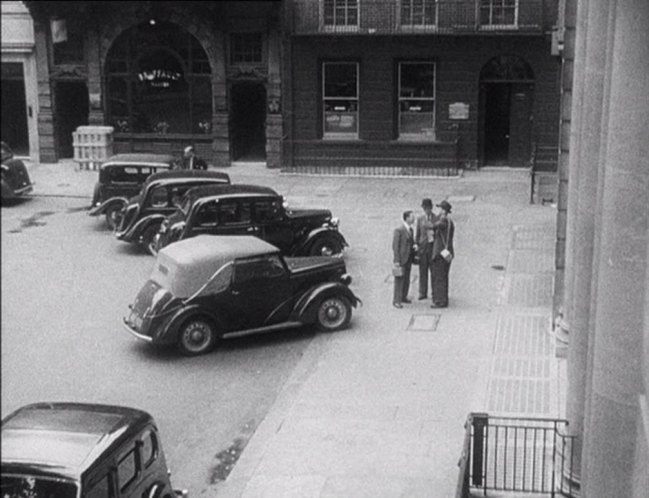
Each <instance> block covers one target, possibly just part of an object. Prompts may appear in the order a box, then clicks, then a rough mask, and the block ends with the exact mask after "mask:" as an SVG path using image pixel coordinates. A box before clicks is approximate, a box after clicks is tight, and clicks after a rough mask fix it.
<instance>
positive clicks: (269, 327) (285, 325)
mask: <svg viewBox="0 0 649 498" xmlns="http://www.w3.org/2000/svg"><path fill="white" fill-rule="evenodd" d="M303 325H305V324H304V323H303V322H283V323H277V324H275V325H267V326H265V327H257V328H255V329H246V330H237V331H236V332H226V333H225V334H223V337H224V338H230V337H241V336H245V335H250V334H258V333H260V332H273V331H275V330H279V329H288V328H295V327H301V326H303Z"/></svg>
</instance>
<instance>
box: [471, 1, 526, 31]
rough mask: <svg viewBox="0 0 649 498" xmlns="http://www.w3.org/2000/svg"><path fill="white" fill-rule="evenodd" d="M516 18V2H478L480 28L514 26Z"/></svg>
mask: <svg viewBox="0 0 649 498" xmlns="http://www.w3.org/2000/svg"><path fill="white" fill-rule="evenodd" d="M517 18H518V0H480V25H481V26H514V25H516V24H517Z"/></svg>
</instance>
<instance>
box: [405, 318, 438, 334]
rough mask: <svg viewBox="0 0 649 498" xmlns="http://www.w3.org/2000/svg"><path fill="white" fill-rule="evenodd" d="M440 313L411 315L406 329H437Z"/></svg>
mask: <svg viewBox="0 0 649 498" xmlns="http://www.w3.org/2000/svg"><path fill="white" fill-rule="evenodd" d="M441 316H442V315H439V314H422V315H412V317H410V323H409V324H408V327H406V330H414V331H420V332H434V331H435V330H437V324H438V323H439V319H440V317H441Z"/></svg>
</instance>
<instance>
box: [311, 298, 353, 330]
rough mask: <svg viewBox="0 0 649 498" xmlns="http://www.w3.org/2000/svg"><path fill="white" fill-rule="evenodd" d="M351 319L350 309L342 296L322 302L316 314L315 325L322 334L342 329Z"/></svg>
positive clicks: (349, 305)
mask: <svg viewBox="0 0 649 498" xmlns="http://www.w3.org/2000/svg"><path fill="white" fill-rule="evenodd" d="M351 318H352V307H351V304H349V301H348V300H347V299H346V298H344V297H342V296H332V297H327V298H325V299H323V300H322V302H321V303H320V305H319V306H318V310H317V312H316V324H317V325H318V328H319V329H320V330H322V331H324V332H333V331H335V330H340V329H344V328H345V327H346V326H347V325H348V324H349V321H350V320H351Z"/></svg>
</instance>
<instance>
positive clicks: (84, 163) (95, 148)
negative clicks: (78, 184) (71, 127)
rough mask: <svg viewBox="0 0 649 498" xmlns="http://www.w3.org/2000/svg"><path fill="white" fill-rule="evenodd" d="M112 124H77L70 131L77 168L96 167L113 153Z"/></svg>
mask: <svg viewBox="0 0 649 498" xmlns="http://www.w3.org/2000/svg"><path fill="white" fill-rule="evenodd" d="M113 130H114V128H113V127H112V126H79V127H78V128H77V130H76V131H74V132H72V145H73V146H74V160H75V161H76V162H78V163H79V169H98V168H99V166H100V165H101V163H102V162H103V161H105V160H106V159H107V158H109V157H110V156H112V155H113Z"/></svg>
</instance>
